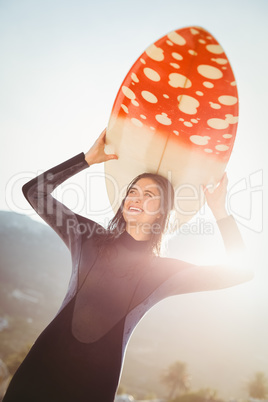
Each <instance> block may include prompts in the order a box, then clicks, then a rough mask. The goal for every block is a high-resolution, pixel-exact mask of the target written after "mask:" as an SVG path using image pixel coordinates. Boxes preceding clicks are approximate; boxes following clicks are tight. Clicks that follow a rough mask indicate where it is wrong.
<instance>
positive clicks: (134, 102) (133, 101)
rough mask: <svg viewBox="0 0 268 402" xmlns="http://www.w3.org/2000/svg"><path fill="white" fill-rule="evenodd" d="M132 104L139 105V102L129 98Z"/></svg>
mask: <svg viewBox="0 0 268 402" xmlns="http://www.w3.org/2000/svg"><path fill="white" fill-rule="evenodd" d="M131 103H132V105H134V106H140V104H139V102H137V101H136V99H132V100H131Z"/></svg>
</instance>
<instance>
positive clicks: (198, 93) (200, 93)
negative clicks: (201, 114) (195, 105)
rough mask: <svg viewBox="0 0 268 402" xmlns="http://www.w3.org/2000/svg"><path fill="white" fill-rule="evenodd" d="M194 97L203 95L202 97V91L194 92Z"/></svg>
mask: <svg viewBox="0 0 268 402" xmlns="http://www.w3.org/2000/svg"><path fill="white" fill-rule="evenodd" d="M196 95H198V96H203V95H204V92H202V91H196Z"/></svg>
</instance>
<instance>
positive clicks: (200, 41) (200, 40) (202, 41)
mask: <svg viewBox="0 0 268 402" xmlns="http://www.w3.org/2000/svg"><path fill="white" fill-rule="evenodd" d="M198 42H199V43H202V45H205V44H206V43H207V42H206V41H205V40H204V39H198Z"/></svg>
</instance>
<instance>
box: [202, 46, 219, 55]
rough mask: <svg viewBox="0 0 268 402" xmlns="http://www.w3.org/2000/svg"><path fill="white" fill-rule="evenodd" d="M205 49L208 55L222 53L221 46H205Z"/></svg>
mask: <svg viewBox="0 0 268 402" xmlns="http://www.w3.org/2000/svg"><path fill="white" fill-rule="evenodd" d="M206 48H207V50H208V51H209V52H210V53H214V54H221V53H223V48H222V47H221V45H207V46H206Z"/></svg>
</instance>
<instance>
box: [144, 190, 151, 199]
mask: <svg viewBox="0 0 268 402" xmlns="http://www.w3.org/2000/svg"><path fill="white" fill-rule="evenodd" d="M144 194H145V195H146V196H148V197H151V198H152V194H151V193H148V192H147V191H146V192H145V193H144Z"/></svg>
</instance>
